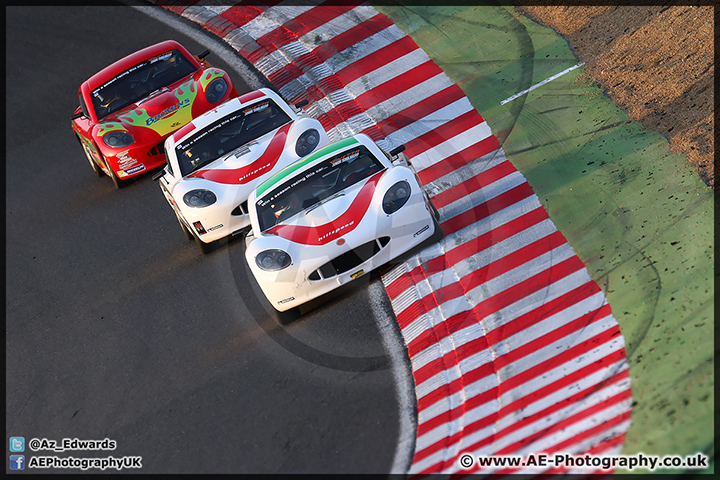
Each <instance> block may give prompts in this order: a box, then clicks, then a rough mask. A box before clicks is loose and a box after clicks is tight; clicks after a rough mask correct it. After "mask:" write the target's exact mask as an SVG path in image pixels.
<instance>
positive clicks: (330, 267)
mask: <svg viewBox="0 0 720 480" xmlns="http://www.w3.org/2000/svg"><path fill="white" fill-rule="evenodd" d="M389 242H390V237H380V238H378V239H376V240H372V241H370V242H367V243H363V244H362V245H360V246H359V247H356V248H353V249H352V250H350V251H348V252H345V253H343V254H342V255H340V256H339V257H336V258H334V259H332V260H330V261H329V262H327V263H326V264H324V265H323V266H321V267H320V268H318V269H317V270H315V271H314V272H312V273H311V274H310V275H309V276H308V279H310V280H313V281H317V280H324V279H327V278H331V277H334V276H336V275H340V274H343V273H345V272H347V271H350V270H352V269H353V268H355V267H357V266H358V265H361V264H363V263H365V262H366V261H368V260H369V259H370V258H372V257H374V256H375V255H377V254H378V252H380V250H382V249H383V248H384V247H385V246H386V245H387V244H388V243H389Z"/></svg>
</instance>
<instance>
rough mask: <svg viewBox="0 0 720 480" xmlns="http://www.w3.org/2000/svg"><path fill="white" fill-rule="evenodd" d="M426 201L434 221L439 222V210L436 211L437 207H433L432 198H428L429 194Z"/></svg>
mask: <svg viewBox="0 0 720 480" xmlns="http://www.w3.org/2000/svg"><path fill="white" fill-rule="evenodd" d="M426 195H427V194H426ZM427 202H428V204H429V205H430V208H431V209H432V214H433V218H434V219H435V221H436V222H439V221H440V212H438V209H437V208H435V205H434V204H433V202H432V200H430V196H429V195H427Z"/></svg>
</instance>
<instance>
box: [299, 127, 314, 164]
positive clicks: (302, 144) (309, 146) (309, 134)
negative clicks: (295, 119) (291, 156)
mask: <svg viewBox="0 0 720 480" xmlns="http://www.w3.org/2000/svg"><path fill="white" fill-rule="evenodd" d="M318 143H320V134H319V133H318V131H317V130H315V129H314V128H311V129H310V130H306V131H305V132H303V134H302V135H300V137H299V138H298V139H297V142H296V143H295V153H297V155H298V157H304V156H305V155H307V154H309V153H310V152H312V151H313V150H315V147H317V145H318Z"/></svg>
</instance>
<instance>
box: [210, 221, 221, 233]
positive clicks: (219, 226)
mask: <svg viewBox="0 0 720 480" xmlns="http://www.w3.org/2000/svg"><path fill="white" fill-rule="evenodd" d="M222 226H223V224H222V223H221V224H220V225H215V226H214V227H212V228H208V229H207V231H208V232H212V231H213V230H217V229H218V228H222Z"/></svg>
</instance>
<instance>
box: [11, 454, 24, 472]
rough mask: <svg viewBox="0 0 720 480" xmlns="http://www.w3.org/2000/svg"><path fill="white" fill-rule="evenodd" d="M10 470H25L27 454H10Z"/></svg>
mask: <svg viewBox="0 0 720 480" xmlns="http://www.w3.org/2000/svg"><path fill="white" fill-rule="evenodd" d="M10 470H25V455H10Z"/></svg>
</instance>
